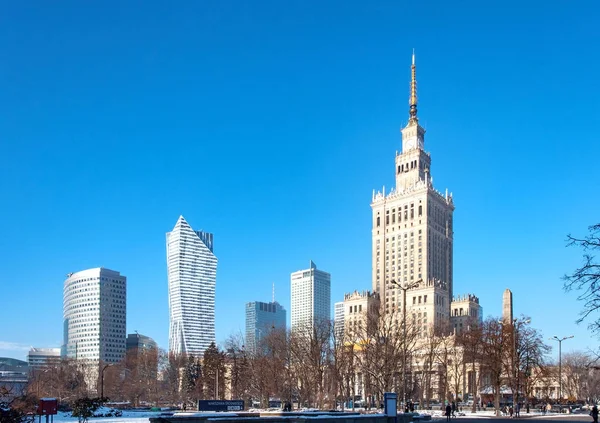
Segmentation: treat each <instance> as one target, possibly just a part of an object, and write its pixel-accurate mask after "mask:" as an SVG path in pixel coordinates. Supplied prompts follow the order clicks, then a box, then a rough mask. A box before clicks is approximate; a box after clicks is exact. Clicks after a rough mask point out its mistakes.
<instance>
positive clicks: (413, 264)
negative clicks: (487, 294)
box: [371, 54, 454, 328]
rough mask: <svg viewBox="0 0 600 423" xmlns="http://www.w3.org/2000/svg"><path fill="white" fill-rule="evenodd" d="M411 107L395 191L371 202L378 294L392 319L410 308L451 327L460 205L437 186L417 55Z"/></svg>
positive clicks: (374, 277)
mask: <svg viewBox="0 0 600 423" xmlns="http://www.w3.org/2000/svg"><path fill="white" fill-rule="evenodd" d="M409 104H410V109H409V119H408V124H407V125H406V126H405V127H404V128H403V129H402V130H401V132H402V152H401V153H396V158H395V166H394V174H395V180H396V183H395V187H394V188H392V189H391V190H390V191H389V192H386V190H385V187H384V188H383V190H382V191H381V192H377V193H376V192H375V191H374V192H373V198H372V202H371V208H372V210H373V217H372V228H373V230H372V237H373V242H372V258H373V260H372V283H373V291H375V292H377V293H378V294H379V297H380V301H381V304H382V307H384V310H385V312H386V313H388V314H390V313H395V312H398V311H400V310H402V308H403V307H405V306H406V307H407V311H408V313H409V315H413V314H414V316H415V318H416V317H417V316H421V317H420V318H419V320H420V321H421V322H423V320H425V321H426V322H427V323H428V324H436V323H440V324H441V323H442V322H448V319H449V316H450V301H451V299H452V274H453V270H452V254H453V253H452V248H453V221H452V217H453V212H454V202H453V200H452V195H451V194H450V195H449V194H448V192H447V191H446V193H445V194H442V193H441V192H439V191H436V190H435V188H434V185H433V177H432V176H431V156H430V154H429V153H428V152H426V151H425V129H424V128H423V127H422V126H421V125H420V124H419V119H418V117H417V79H416V65H415V56H414V54H413V63H412V67H411V83H410V98H409ZM398 285H400V287H399V286H398ZM401 287H402V288H401ZM406 291H408V292H406ZM405 294H406V295H405ZM404 298H406V302H407V303H408V304H403V302H404ZM413 298H414V300H413ZM419 298H420V302H419ZM423 317H424V319H423ZM425 327H426V324H423V328H425Z"/></svg>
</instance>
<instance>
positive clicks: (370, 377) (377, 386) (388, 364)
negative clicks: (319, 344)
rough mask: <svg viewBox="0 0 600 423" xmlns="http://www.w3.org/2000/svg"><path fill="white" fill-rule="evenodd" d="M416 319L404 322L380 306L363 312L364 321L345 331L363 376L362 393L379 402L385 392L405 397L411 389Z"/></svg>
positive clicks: (402, 318) (394, 311) (401, 317)
mask: <svg viewBox="0 0 600 423" xmlns="http://www.w3.org/2000/svg"><path fill="white" fill-rule="evenodd" d="M418 327H419V326H418V325H417V320H416V316H408V317H407V321H406V322H404V317H403V315H402V313H399V312H398V310H396V309H394V310H391V311H389V312H386V309H385V308H384V307H382V306H377V307H372V308H369V310H367V311H366V314H365V319H364V320H362V321H361V320H357V321H356V322H353V325H352V326H351V327H348V328H346V329H347V331H348V336H349V338H350V339H351V340H352V342H354V345H355V348H354V352H355V362H356V363H357V367H358V368H359V369H360V371H361V372H362V375H363V376H364V384H365V393H366V394H367V395H368V394H371V395H372V396H373V398H372V399H371V400H372V401H374V399H377V400H378V401H379V402H380V401H382V400H383V394H384V392H391V391H395V392H402V393H403V394H404V395H405V396H407V395H408V394H410V393H411V392H412V389H413V384H412V383H411V382H412V372H411V370H412V366H411V365H410V364H409V363H411V362H412V359H413V356H414V352H415V346H416V341H417V337H418Z"/></svg>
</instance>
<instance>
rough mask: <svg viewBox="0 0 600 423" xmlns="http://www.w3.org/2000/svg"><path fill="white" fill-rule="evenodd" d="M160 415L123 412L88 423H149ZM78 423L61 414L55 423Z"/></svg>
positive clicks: (142, 412)
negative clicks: (120, 414) (119, 415)
mask: <svg viewBox="0 0 600 423" xmlns="http://www.w3.org/2000/svg"><path fill="white" fill-rule="evenodd" d="M160 414H161V413H160V412H157V411H155V412H152V411H127V410H123V415H122V416H121V417H92V418H90V419H89V420H88V423H95V422H96V423H148V422H149V421H150V420H149V418H150V417H158V416H160ZM45 421H46V420H45V418H42V423H45ZM78 421H79V420H78V419H77V417H71V413H62V412H59V413H58V414H57V415H56V416H54V423H75V422H78ZM36 423H37V420H36Z"/></svg>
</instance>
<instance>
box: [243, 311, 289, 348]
mask: <svg viewBox="0 0 600 423" xmlns="http://www.w3.org/2000/svg"><path fill="white" fill-rule="evenodd" d="M285 326H286V312H285V309H284V308H283V307H282V306H281V304H279V303H278V302H276V301H273V302H270V303H263V302H261V301H252V302H250V303H247V304H246V347H247V348H248V350H249V351H256V347H257V346H258V345H259V342H260V340H261V339H262V338H264V337H265V336H266V335H267V334H268V333H269V331H270V330H272V329H285Z"/></svg>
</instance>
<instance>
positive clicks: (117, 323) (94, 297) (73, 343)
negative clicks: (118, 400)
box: [63, 267, 127, 363]
mask: <svg viewBox="0 0 600 423" xmlns="http://www.w3.org/2000/svg"><path fill="white" fill-rule="evenodd" d="M126 312H127V278H126V277H125V276H123V275H121V274H120V273H119V272H117V271H114V270H109V269H105V268H103V267H97V268H94V269H88V270H82V271H80V272H76V273H71V274H69V275H68V278H67V280H66V281H65V283H64V290H63V319H64V320H63V321H64V352H65V353H66V356H67V357H68V358H74V359H77V360H88V361H97V362H100V361H101V362H104V363H118V362H119V361H121V360H122V359H123V358H124V357H125V336H126V334H125V327H126V324H127V321H126V318H127V313H126Z"/></svg>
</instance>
